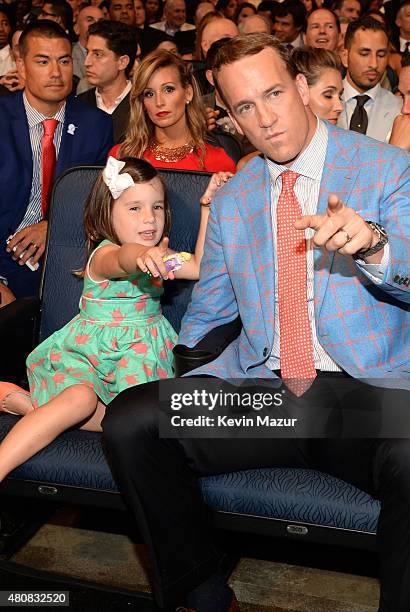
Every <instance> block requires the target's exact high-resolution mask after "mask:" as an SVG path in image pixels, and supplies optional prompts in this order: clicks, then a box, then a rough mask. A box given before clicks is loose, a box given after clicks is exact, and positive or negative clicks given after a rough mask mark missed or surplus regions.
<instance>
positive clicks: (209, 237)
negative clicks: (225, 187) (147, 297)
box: [178, 194, 238, 347]
mask: <svg viewBox="0 0 410 612" xmlns="http://www.w3.org/2000/svg"><path fill="white" fill-rule="evenodd" d="M217 195H218V194H217ZM220 203H222V202H221V201H219V202H218V197H215V198H214V200H213V203H212V209H211V214H210V218H209V222H208V228H207V233H206V240H205V249H204V255H203V258H202V262H201V270H200V278H199V281H198V282H197V283H196V285H195V287H194V290H193V292H192V298H191V303H190V304H189V306H188V310H187V312H186V314H185V316H184V318H183V320H182V326H181V332H180V336H179V340H178V341H179V343H180V344H185V345H186V346H189V347H193V346H195V345H196V344H197V343H198V342H199V341H200V340H201V339H202V338H203V337H204V336H205V335H206V334H207V333H208V332H210V331H211V330H212V329H214V328H215V327H219V326H220V325H224V324H225V323H229V322H230V321H233V320H234V319H235V318H236V317H237V316H238V306H237V302H236V297H235V294H234V291H233V288H232V284H231V281H230V278H229V273H228V270H227V266H226V262H225V255H224V246H223V239H222V236H221V233H222V232H221V229H222V225H221V215H220V214H218V213H217V210H218V209H219V208H220V207H219V204H220Z"/></svg>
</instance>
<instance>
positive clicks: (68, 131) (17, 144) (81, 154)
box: [0, 21, 113, 303]
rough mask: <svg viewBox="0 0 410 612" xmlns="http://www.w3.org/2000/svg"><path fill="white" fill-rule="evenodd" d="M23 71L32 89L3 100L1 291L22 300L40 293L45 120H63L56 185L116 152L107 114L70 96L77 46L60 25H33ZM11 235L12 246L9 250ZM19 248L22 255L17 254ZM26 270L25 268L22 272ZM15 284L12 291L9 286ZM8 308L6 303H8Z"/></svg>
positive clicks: (24, 40)
mask: <svg viewBox="0 0 410 612" xmlns="http://www.w3.org/2000/svg"><path fill="white" fill-rule="evenodd" d="M20 47H21V58H20V59H19V60H18V69H19V71H20V72H21V74H22V76H24V78H25V84H26V86H25V90H24V92H19V93H16V94H10V95H8V96H3V97H2V98H1V99H0V133H1V138H0V159H1V173H0V245H1V246H0V278H1V284H0V290H1V293H4V292H6V293H8V298H10V297H11V296H10V293H9V292H10V291H11V292H12V293H13V294H14V295H16V296H17V297H19V296H25V295H35V294H37V292H38V287H39V280H40V269H38V270H37V271H35V272H33V271H32V270H31V269H30V268H29V267H28V266H27V265H24V264H25V263H26V261H27V260H29V259H30V262H31V263H34V264H35V263H37V262H39V263H40V264H41V257H42V255H43V253H44V249H45V242H46V233H47V220H46V219H47V211H46V210H44V211H43V210H42V205H41V202H42V147H43V145H42V140H43V134H44V129H45V127H43V126H45V124H44V123H43V121H44V120H46V119H50V118H54V119H56V121H57V123H56V127H55V131H54V137H53V143H54V147H55V150H56V164H55V168H54V179H55V178H57V177H58V176H59V175H60V174H61V173H62V172H63V171H64V170H66V169H67V168H71V167H73V166H76V165H80V164H92V165H94V164H103V163H105V160H106V157H107V153H108V151H109V149H110V147H111V146H112V143H113V139H112V122H111V119H110V118H109V117H107V115H105V114H104V113H101V112H100V111H97V110H95V109H91V108H90V107H89V106H87V105H86V104H84V103H82V102H81V101H79V100H77V99H75V98H72V97H69V94H70V92H71V87H72V75H73V68H72V58H71V42H70V40H69V38H68V36H67V34H66V33H65V32H64V30H62V28H60V26H59V25H57V24H56V23H54V22H51V21H41V22H39V23H38V24H34V25H32V26H29V27H28V28H27V29H26V30H25V31H24V32H23V34H22V35H21V39H20ZM10 235H14V237H13V238H12V240H11V242H9V244H8V245H7V244H6V240H7V238H8V237H9V236H10ZM14 249H15V250H14ZM19 264H20V265H19ZM5 282H6V283H7V284H8V287H7V289H6V288H5V285H4V283H5ZM3 303H4V301H3Z"/></svg>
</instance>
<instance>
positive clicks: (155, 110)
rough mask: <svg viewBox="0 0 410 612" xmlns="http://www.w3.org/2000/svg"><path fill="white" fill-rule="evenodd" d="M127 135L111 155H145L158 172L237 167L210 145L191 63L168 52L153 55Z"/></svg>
mask: <svg viewBox="0 0 410 612" xmlns="http://www.w3.org/2000/svg"><path fill="white" fill-rule="evenodd" d="M130 103H131V113H130V120H129V123H128V129H127V135H126V138H125V140H124V142H123V143H121V144H120V145H116V146H115V147H113V148H112V149H111V151H110V153H109V154H110V155H113V156H114V157H117V158H122V157H127V156H129V157H144V158H145V159H146V160H147V161H149V162H150V163H151V164H152V165H153V166H155V167H156V168H177V169H180V170H200V171H204V172H235V163H234V161H233V160H232V159H231V158H230V157H229V156H228V154H227V153H226V152H225V151H224V150H223V149H222V148H220V147H218V146H213V145H212V144H210V143H209V142H207V141H206V138H207V135H206V121H205V110H204V106H203V104H202V100H201V94H200V91H199V88H198V85H197V83H196V81H195V78H194V77H193V75H192V70H191V67H190V65H189V64H187V63H185V62H184V61H183V60H181V59H180V58H179V57H176V56H175V55H173V54H172V53H169V52H168V51H164V50H156V51H153V52H152V53H150V54H149V55H147V56H146V57H145V58H144V59H143V60H142V62H141V64H140V66H139V67H138V73H137V75H136V77H135V80H134V83H133V86H132V90H131V99H130Z"/></svg>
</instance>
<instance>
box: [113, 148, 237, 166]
mask: <svg viewBox="0 0 410 612" xmlns="http://www.w3.org/2000/svg"><path fill="white" fill-rule="evenodd" d="M120 146H121V145H119V144H117V145H114V146H113V147H112V149H110V151H109V153H108V155H111V156H112V157H115V158H117V157H118V149H119V148H120ZM205 150H206V153H205V163H204V167H203V168H201V166H200V164H199V159H198V157H197V156H196V155H194V153H188V155H187V156H186V157H184V159H181V160H180V161H177V162H164V161H159V160H157V159H155V158H154V157H153V156H152V155H151V153H150V151H148V150H147V151H145V152H144V159H146V160H147V161H148V162H149V163H150V164H152V165H153V166H154V167H155V168H175V170H196V171H198V172H233V173H235V171H236V168H235V162H234V161H233V160H232V159H231V158H230V157H229V155H228V154H227V153H226V152H225V151H224V150H223V149H222V148H221V147H213V146H212V145H210V144H208V143H205Z"/></svg>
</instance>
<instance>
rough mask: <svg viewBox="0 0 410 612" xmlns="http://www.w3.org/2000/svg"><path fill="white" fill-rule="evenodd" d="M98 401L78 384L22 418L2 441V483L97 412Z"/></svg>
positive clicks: (0, 478)
mask: <svg viewBox="0 0 410 612" xmlns="http://www.w3.org/2000/svg"><path fill="white" fill-rule="evenodd" d="M97 401H98V400H97V396H96V394H95V392H94V390H93V389H91V388H90V387H88V386H86V385H82V384H79V385H74V386H72V387H69V388H67V389H64V391H62V392H61V393H60V395H58V396H57V397H56V398H54V399H52V400H50V401H49V402H47V404H44V405H43V406H41V407H40V408H37V409H36V410H32V411H31V412H29V413H28V414H26V415H25V416H24V417H23V418H22V419H20V420H19V421H18V423H16V425H15V426H14V427H13V429H12V430H11V431H10V432H9V434H8V435H7V436H6V437H5V438H4V440H3V442H2V443H1V444H0V482H1V481H2V480H3V479H4V478H5V477H6V476H7V474H9V473H10V472H11V471H12V470H14V468H16V467H17V466H18V465H21V464H22V463H24V461H26V460H27V459H29V458H30V457H32V456H33V455H35V454H36V453H37V452H38V451H39V450H41V449H42V448H44V447H45V446H47V444H49V443H50V442H52V441H53V440H54V439H55V438H56V437H57V436H58V435H59V434H60V433H61V432H63V431H65V430H66V429H68V428H69V427H73V425H77V424H78V423H81V422H83V421H84V420H85V419H87V418H89V417H90V416H91V415H93V414H94V412H95V411H96V408H97Z"/></svg>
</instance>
